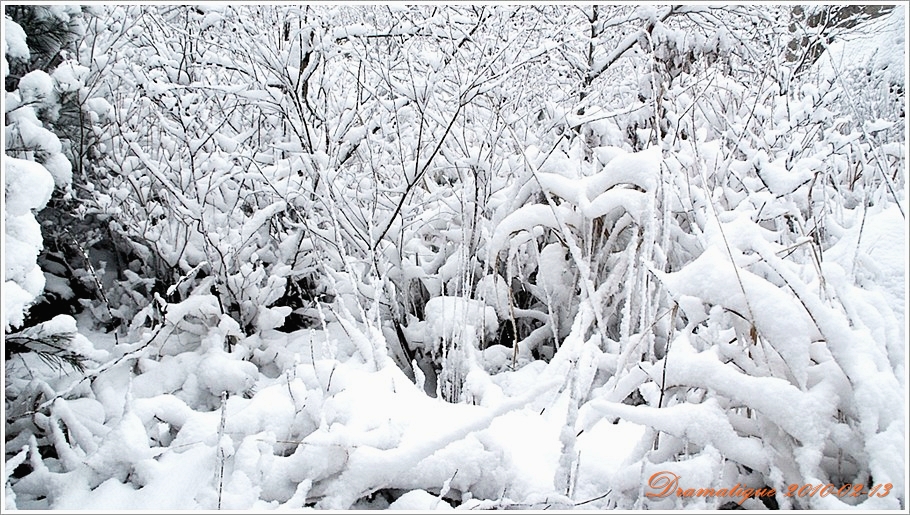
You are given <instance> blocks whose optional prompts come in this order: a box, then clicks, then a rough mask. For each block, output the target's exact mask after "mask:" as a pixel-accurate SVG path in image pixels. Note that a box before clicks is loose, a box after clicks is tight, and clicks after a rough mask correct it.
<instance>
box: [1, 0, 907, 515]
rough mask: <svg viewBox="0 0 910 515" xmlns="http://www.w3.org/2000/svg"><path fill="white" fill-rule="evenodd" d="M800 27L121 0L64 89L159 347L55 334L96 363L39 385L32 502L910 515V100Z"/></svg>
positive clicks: (35, 376)
mask: <svg viewBox="0 0 910 515" xmlns="http://www.w3.org/2000/svg"><path fill="white" fill-rule="evenodd" d="M790 13H791V10H790V8H789V7H768V6H754V7H731V6H709V7H701V6H672V7H671V6H639V5H634V6H592V5H586V6H579V7H571V8H569V7H564V6H490V5H478V6H469V5H459V6H353V7H351V6H324V5H318V6H291V5H276V6H273V5H268V6H257V5H242V6H215V5H211V6H206V5H200V6H111V7H99V8H98V9H97V10H96V11H94V12H92V13H91V16H90V17H88V20H89V21H88V23H87V25H86V26H87V32H86V34H85V39H84V44H83V45H82V46H81V47H80V52H79V56H78V59H79V60H78V64H77V63H76V62H72V63H70V64H67V65H65V66H63V65H62V66H61V67H60V68H59V69H60V71H59V72H57V71H55V72H53V73H50V74H49V78H50V79H51V80H52V81H55V82H52V83H53V84H56V85H55V86H54V88H55V91H57V92H58V94H59V93H60V92H61V91H63V90H65V89H66V88H69V87H76V86H75V85H77V84H78V85H79V89H78V91H76V90H72V91H71V92H74V93H78V98H80V99H82V100H80V102H81V103H82V105H83V106H84V109H83V111H82V112H83V113H84V114H86V115H87V116H88V117H89V118H90V121H91V123H90V124H89V125H90V129H91V136H90V137H88V138H87V139H86V140H85V141H87V142H90V147H91V149H90V150H89V151H86V152H84V153H82V154H80V155H82V156H83V157H90V159H88V160H86V161H84V162H82V163H80V164H79V165H78V166H77V167H75V168H74V169H75V170H81V171H80V172H78V173H77V174H76V175H77V177H76V179H74V180H75V181H76V182H78V181H79V180H82V179H80V178H79V177H85V178H87V179H89V180H86V181H85V187H84V188H82V187H80V188H78V191H77V192H75V195H78V196H79V198H80V199H81V200H82V201H81V202H80V204H81V205H82V206H84V207H82V208H80V209H81V211H80V215H85V217H86V219H87V220H90V222H86V223H87V224H89V225H91V224H96V225H95V226H96V227H102V228H104V229H105V230H106V231H107V234H106V235H105V236H103V237H102V236H98V237H97V238H95V237H88V236H86V241H85V242H80V243H82V245H83V248H84V250H85V254H88V257H87V258H86V259H87V263H88V264H86V265H84V266H85V267H86V271H87V272H86V273H84V274H83V275H81V277H82V278H84V279H85V280H86V282H87V283H91V284H89V286H92V285H93V284H94V283H98V284H97V285H94V286H93V287H96V288H97V289H98V291H103V292H105V295H106V299H104V300H105V301H106V302H103V303H99V302H91V303H87V304H86V307H88V308H90V309H91V310H92V314H94V316H95V317H96V318H99V319H102V320H105V321H113V322H125V324H124V325H127V326H128V328H129V331H121V332H119V333H113V334H109V333H102V332H93V333H91V337H90V338H85V337H84V336H81V335H79V334H78V331H77V330H76V322H75V320H73V319H72V318H69V317H66V316H63V317H58V318H54V319H53V320H51V321H49V322H47V323H46V324H41V325H38V326H36V327H34V328H31V329H29V332H27V333H25V334H24V337H40V336H42V335H48V334H51V335H58V336H59V338H64V336H66V337H68V336H67V335H71V334H72V335H73V336H72V338H71V340H70V341H69V343H68V349H70V350H71V351H72V352H74V353H77V354H78V355H79V356H82V358H83V359H81V361H79V364H80V366H82V367H84V368H83V371H82V372H78V373H77V371H75V370H73V369H71V368H66V367H63V368H61V367H55V366H47V365H48V363H45V364H44V366H42V367H41V368H38V367H37V365H39V364H41V362H40V357H38V356H33V355H29V356H25V357H17V358H16V359H12V360H8V362H7V385H8V386H7V392H6V394H7V403H6V406H7V413H8V414H9V416H8V417H7V426H6V427H7V432H6V434H7V446H6V460H7V472H8V474H7V477H6V479H5V481H6V492H7V494H8V496H7V499H8V503H7V505H8V506H10V507H18V508H36V509H71V508H85V507H91V508H99V509H101V508H105V509H137V508H147V509H169V508H173V509H238V510H240V509H242V510H265V509H298V508H303V507H310V508H318V509H350V508H406V507H414V508H418V507H419V508H428V507H433V508H447V507H450V506H454V507H458V508H461V509H495V508H537V509H546V508H550V509H552V508H573V507H579V508H594V509H611V508H620V509H641V508H650V509H659V510H664V509H673V508H690V509H714V508H718V507H720V506H722V505H724V503H725V502H727V501H728V500H729V499H724V498H718V497H709V498H708V497H698V496H696V497H685V496H682V497H676V496H671V497H669V498H658V497H654V496H649V495H647V494H648V493H649V492H648V481H649V478H651V477H652V476H653V475H654V474H655V473H657V472H660V471H672V472H673V473H674V474H676V475H677V476H679V478H680V484H679V486H680V487H681V488H683V489H686V488H690V487H691V488H714V489H721V488H729V487H731V486H733V485H735V484H737V483H738V484H740V485H744V486H745V487H747V488H753V489H754V488H763V489H765V488H773V489H775V490H776V492H777V494H776V495H774V496H773V497H771V498H763V499H736V500H735V502H736V503H740V501H741V504H742V505H743V506H744V507H747V508H753V509H754V508H764V507H775V506H777V507H781V508H829V509H836V510H842V509H845V508H849V507H852V506H855V507H859V508H863V509H879V508H884V509H893V508H902V507H904V506H905V505H906V492H905V491H904V490H903V486H902V485H903V484H904V479H905V471H904V463H905V459H906V458H905V457H904V456H903V455H902V454H901V449H902V447H901V446H902V444H903V441H904V438H905V435H906V428H905V427H904V425H903V419H904V409H905V407H904V406H905V402H902V401H905V399H904V397H903V396H904V395H905V393H904V392H905V390H906V382H905V379H904V378H903V375H904V372H905V370H906V361H905V359H906V358H905V344H904V342H905V340H906V329H905V328H904V325H905V324H904V323H905V321H906V315H905V305H904V300H903V299H904V296H905V292H904V286H903V279H904V277H905V274H906V270H905V266H904V262H903V256H904V254H905V252H906V237H905V232H906V220H905V215H904V213H905V212H906V198H905V195H906V193H905V191H906V177H905V174H904V172H903V170H904V169H905V167H906V148H905V142H904V141H903V140H902V138H903V134H905V132H903V131H904V130H905V129H904V128H903V127H901V124H902V123H905V121H904V120H903V119H901V118H900V113H901V111H900V108H901V106H902V105H903V99H904V96H903V95H904V93H903V89H902V87H901V88H897V89H895V88H892V90H891V91H890V92H889V93H888V94H887V95H886V94H884V93H883V91H884V89H882V88H885V89H887V87H886V86H883V84H884V82H887V81H891V82H895V83H900V84H901V85H902V84H903V83H902V82H901V81H899V80H898V79H897V76H896V75H895V76H894V77H889V78H887V81H886V80H885V79H886V76H888V75H889V74H890V73H891V72H889V71H887V70H889V69H891V67H892V66H893V65H894V64H893V63H891V64H888V68H885V67H884V65H883V64H882V63H884V62H885V61H887V60H882V59H879V57H874V58H870V59H869V60H867V63H871V68H868V69H870V70H872V71H873V73H872V74H870V75H869V76H865V78H863V77H864V76H863V74H862V72H861V71H857V72H855V73H852V72H851V73H848V74H835V75H834V76H832V75H831V74H829V73H828V70H827V69H826V68H824V66H823V63H825V62H829V61H832V59H831V55H827V54H820V55H818V56H815V55H814V52H816V50H814V49H810V48H806V49H805V53H804V54H803V56H804V57H805V59H804V61H809V60H814V62H815V63H816V65H814V66H808V65H805V66H804V64H802V61H800V60H799V59H796V60H792V59H791V60H788V58H787V57H786V56H787V55H791V54H792V52H793V50H794V49H792V48H789V47H788V46H787V45H788V43H789V42H790V41H793V40H795V38H798V37H801V34H799V33H795V32H791V31H790V30H789V29H790V28H789V27H788V26H787V24H788V23H789V22H790V20H791V18H790V17H789V14H790ZM903 19H904V18H903V17H902V14H901V13H898V12H897V11H896V10H895V11H894V13H891V14H889V15H887V16H879V17H877V18H875V19H874V20H871V21H870V23H875V24H881V25H875V27H877V28H875V33H878V34H880V35H882V37H885V38H891V39H890V40H889V41H891V43H896V42H897V41H898V39H896V38H897V36H896V34H897V33H898V31H897V30H896V29H897V28H903V24H904V21H903ZM813 27H814V26H813ZM870 27H872V26H866V25H864V24H855V25H850V26H838V27H837V30H833V29H832V32H831V33H830V34H824V33H819V34H817V35H815V36H813V37H815V39H813V41H816V42H819V41H823V42H825V43H824V45H828V51H830V52H835V51H838V47H837V44H838V43H839V42H844V41H846V39H845V38H846V37H847V36H849V35H850V34H865V33H866V31H867V30H870V31H871V30H872V28H870ZM757 28H758V29H761V30H758V29H757ZM880 29H881V30H880ZM885 29H887V30H885ZM891 29H895V30H894V31H892V30H891ZM819 30H822V29H819ZM900 34H903V32H900ZM816 36H817V37H816ZM829 36H830V37H829ZM878 45H879V46H884V44H883V43H878ZM788 52H790V54H788ZM847 53H849V52H847ZM832 55H834V54H833V53H832ZM835 62H836V61H835ZM888 62H889V63H890V61H888ZM858 64H859V63H858ZM80 66H81V67H85V68H86V69H87V71H86V70H84V69H82V68H80ZM859 69H867V68H863V67H862V66H860V68H859ZM38 77H39V76H38V75H36V76H35V77H33V78H30V79H29V80H25V85H26V86H29V85H30V84H32V85H35V84H38V85H40V81H39V80H37V78H38ZM41 78H42V79H44V77H41ZM33 79H34V80H33ZM45 83H46V81H45ZM33 89H34V88H33ZM27 91H31V90H28V89H27ZM26 94H29V93H27V92H26ZM17 98H18V97H17ZM26 132H27V130H26ZM20 157H22V156H20ZM12 163H13V166H15V165H16V164H17V163H19V164H21V163H20V161H12ZM29 166H32V165H29ZM35 166H37V165H35ZM80 167H81V168H80ZM29 169H30V170H31V168H29ZM35 170H37V169H35ZM7 177H8V178H9V175H7ZM13 177H14V178H15V177H16V175H15V174H14V175H13ZM48 177H49V175H48V176H45V177H44V180H45V182H48V181H49V180H50V179H48ZM14 207H15V204H14ZM20 207H21V206H20ZM23 234H25V235H27V236H34V234H33V233H31V232H28V231H26V233H23ZM99 234H100V233H99ZM98 238H102V239H98ZM55 273H56V272H55ZM60 273H64V272H63V271H60ZM48 277H49V278H50V277H51V276H50V275H48ZM49 282H50V281H49ZM60 289H61V290H62V288H60ZM74 296H79V294H78V293H75V292H74ZM6 303H7V302H6V300H4V308H5V307H6ZM108 319H110V320H108ZM88 320H89V318H88V317H85V318H80V319H79V323H80V324H82V323H84V321H88ZM17 342H18V340H17ZM62 356H63V357H71V356H70V355H68V354H64V355H62ZM61 359H63V358H61ZM58 361H59V360H58ZM50 365H53V363H51V364H50ZM32 370H35V372H32ZM200 478H203V479H201V480H200ZM827 483H831V484H835V485H837V486H838V487H839V486H840V485H841V484H844V483H850V484H857V485H873V486H874V485H882V486H881V487H880V489H879V493H883V491H882V489H885V490H884V492H885V493H886V495H876V496H870V497H862V498H860V497H840V498H839V497H837V496H830V495H829V496H826V497H825V496H802V497H800V496H798V495H796V496H788V495H787V492H788V489H789V488H790V485H793V484H797V485H803V484H827ZM886 485H890V486H886ZM163 492H167V495H166V496H165V495H164V494H163Z"/></svg>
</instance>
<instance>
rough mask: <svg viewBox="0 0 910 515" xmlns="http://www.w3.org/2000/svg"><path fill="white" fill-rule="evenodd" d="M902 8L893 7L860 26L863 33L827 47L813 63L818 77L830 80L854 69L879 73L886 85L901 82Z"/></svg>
mask: <svg viewBox="0 0 910 515" xmlns="http://www.w3.org/2000/svg"><path fill="white" fill-rule="evenodd" d="M906 16H907V13H906V9H905V8H903V6H895V7H894V9H893V10H892V11H891V12H890V13H888V14H887V15H885V16H882V17H880V18H876V19H873V20H871V21H869V22H866V23H865V24H864V27H863V30H861V31H856V32H854V33H852V34H850V35H849V36H846V37H844V38H838V39H837V40H835V41H834V42H833V43H831V44H830V45H828V47H827V49H826V50H825V52H824V53H823V54H822V56H821V57H820V58H819V59H818V61H816V65H815V66H816V67H817V70H818V73H819V75H820V76H821V77H823V78H826V79H828V80H830V81H833V80H834V79H835V78H836V77H837V76H838V75H840V74H844V73H848V72H849V71H852V70H855V69H868V70H875V71H882V72H883V73H884V79H885V80H886V81H888V82H889V83H892V84H893V83H903V81H904V74H905V73H904V70H905V68H904V67H905V61H906V57H905V56H906V53H907V50H906V48H907V31H906V27H907V25H906V23H907V22H906Z"/></svg>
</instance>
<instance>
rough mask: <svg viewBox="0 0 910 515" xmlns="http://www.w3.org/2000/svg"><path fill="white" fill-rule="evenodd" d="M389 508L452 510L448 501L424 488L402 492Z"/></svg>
mask: <svg viewBox="0 0 910 515" xmlns="http://www.w3.org/2000/svg"><path fill="white" fill-rule="evenodd" d="M389 509H390V510H418V511H434V510H442V511H448V510H453V509H454V508H452V506H451V505H449V503H447V502H445V501H443V500H442V499H440V498H439V497H436V496H435V495H432V494H430V493H429V492H427V491H426V490H411V491H410V492H406V493H404V494H402V496H401V497H399V498H398V499H396V500H395V501H394V502H392V504H390V505H389Z"/></svg>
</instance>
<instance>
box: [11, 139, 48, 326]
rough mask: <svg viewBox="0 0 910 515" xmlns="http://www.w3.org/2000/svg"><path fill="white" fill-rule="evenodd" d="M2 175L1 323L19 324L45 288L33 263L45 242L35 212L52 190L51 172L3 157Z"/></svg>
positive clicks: (28, 162)
mask: <svg viewBox="0 0 910 515" xmlns="http://www.w3.org/2000/svg"><path fill="white" fill-rule="evenodd" d="M3 172H4V173H3V175H4V183H5V184H4V185H5V190H4V211H3V222H4V229H3V231H4V238H5V239H4V248H3V255H4V270H3V271H4V283H3V307H4V309H3V326H4V327H5V328H7V329H9V328H10V327H11V326H12V327H16V326H19V325H21V324H22V322H23V315H24V313H25V310H26V309H27V308H28V306H29V305H30V304H31V303H32V301H33V300H34V299H35V298H36V297H37V296H38V295H39V294H40V293H41V291H42V290H43V288H44V274H43V273H42V272H41V269H39V268H38V267H37V266H36V260H37V258H38V254H39V253H40V252H41V249H42V247H43V246H44V243H43V241H42V239H41V229H40V227H39V226H38V222H37V221H36V220H35V215H34V212H36V211H39V210H41V209H43V208H44V206H45V205H46V204H47V201H48V200H50V197H51V193H52V192H53V190H54V180H53V178H52V177H51V174H50V173H49V172H48V171H47V169H45V168H44V167H43V166H41V165H40V164H38V163H35V162H32V161H26V160H23V159H16V158H13V157H10V156H6V157H5V158H4V160H3Z"/></svg>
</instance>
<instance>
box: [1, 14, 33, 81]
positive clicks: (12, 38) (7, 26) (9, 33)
mask: <svg viewBox="0 0 910 515" xmlns="http://www.w3.org/2000/svg"><path fill="white" fill-rule="evenodd" d="M25 39H26V36H25V31H24V30H22V27H21V26H19V24H18V23H16V22H14V21H13V20H12V19H10V18H7V17H5V16H4V18H3V49H2V52H3V78H4V79H6V78H7V77H8V76H9V61H7V56H9V57H10V58H12V59H28V58H29V56H30V55H31V53H30V52H29V50H28V45H27V44H26V43H25Z"/></svg>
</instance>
